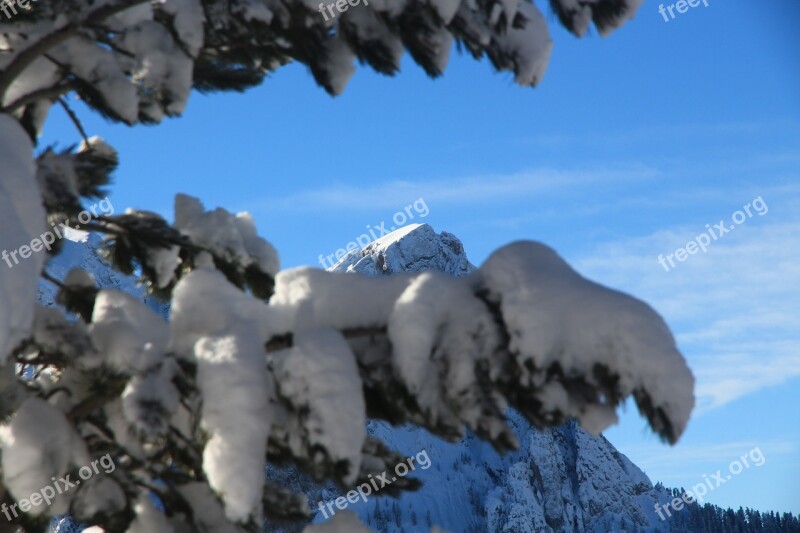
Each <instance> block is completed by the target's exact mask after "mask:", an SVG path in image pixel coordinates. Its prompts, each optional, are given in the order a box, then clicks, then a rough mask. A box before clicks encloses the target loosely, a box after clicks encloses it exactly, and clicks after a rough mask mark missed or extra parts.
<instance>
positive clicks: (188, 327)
mask: <svg viewBox="0 0 800 533" xmlns="http://www.w3.org/2000/svg"><path fill="white" fill-rule="evenodd" d="M198 295H202V297H205V298H204V299H203V307H201V308H197V307H194V306H193V305H192V304H193V301H194V299H195V298H197V296H198ZM173 302H174V305H173V308H172V318H173V346H174V347H176V348H178V349H181V350H185V349H186V348H187V347H189V346H191V348H192V354H193V357H194V360H195V361H196V362H197V385H198V388H199V390H200V394H201V397H202V399H203V407H202V426H203V428H204V429H205V430H206V431H207V432H208V434H209V435H210V439H209V441H208V442H207V444H206V447H205V449H204V451H203V470H204V471H205V472H206V475H207V476H208V481H209V484H210V485H211V487H212V488H213V489H214V490H215V491H216V492H217V493H218V494H219V495H220V497H221V498H222V501H223V502H224V506H225V515H226V516H227V517H228V518H229V519H231V520H234V521H241V522H245V521H247V520H248V518H249V517H251V516H253V517H256V518H258V517H260V516H261V496H262V489H263V485H264V465H265V461H266V447H267V437H268V435H269V427H270V423H271V418H272V417H271V407H270V397H271V396H272V394H273V392H272V391H273V386H272V383H271V380H270V379H269V376H268V374H267V370H266V360H265V358H264V341H265V339H264V337H263V331H262V326H261V324H260V323H259V318H260V315H257V314H256V315H255V316H253V315H252V314H251V313H250V312H249V310H250V309H251V308H252V304H253V303H254V302H257V301H256V300H254V299H252V298H250V297H249V296H247V295H245V294H244V293H242V292H241V291H239V290H238V289H236V288H235V287H233V286H232V285H230V283H228V281H227V280H225V278H224V277H223V276H222V275H221V274H220V273H218V272H215V271H204V270H200V271H195V272H192V273H191V274H189V275H188V276H186V277H185V278H183V279H182V280H181V281H180V282H179V283H178V286H177V287H176V290H175V293H174V297H173ZM187 304H188V305H187ZM259 305H263V304H259ZM204 325H206V326H211V327H210V328H209V330H208V331H203V329H204V328H203V326H204Z"/></svg>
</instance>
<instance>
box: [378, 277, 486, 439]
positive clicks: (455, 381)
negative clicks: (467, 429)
mask: <svg viewBox="0 0 800 533" xmlns="http://www.w3.org/2000/svg"><path fill="white" fill-rule="evenodd" d="M471 284H472V281H471V280H470V279H469V278H452V277H450V276H446V275H444V274H440V273H438V272H426V273H423V274H420V275H419V276H418V277H416V278H415V279H414V281H413V282H412V283H411V284H410V285H409V286H408V288H407V289H406V291H405V292H404V293H403V294H402V295H401V296H400V298H399V299H398V300H397V303H396V304H395V308H394V311H393V313H392V315H391V317H390V319H389V326H388V331H389V339H390V340H391V343H392V349H393V350H392V366H393V367H394V368H395V372H396V374H397V376H398V377H399V378H400V381H401V382H402V383H403V384H404V385H405V386H406V388H407V389H408V390H409V391H410V392H411V393H412V394H413V395H414V396H415V398H416V400H417V402H418V403H419V405H420V407H421V408H423V410H426V411H428V412H429V413H430V415H431V416H432V417H433V419H434V420H437V419H439V418H440V417H444V418H445V419H452V421H451V424H453V425H460V424H459V423H458V422H457V419H456V416H455V413H453V410H456V412H458V414H459V415H460V418H461V419H463V420H465V421H467V423H468V424H469V425H470V426H471V427H473V428H477V427H478V426H479V425H480V423H481V420H480V419H481V407H480V406H481V403H482V402H483V401H484V397H483V395H482V394H481V392H480V390H479V389H478V385H477V383H478V378H477V376H476V375H475V371H476V368H477V365H478V363H479V362H481V361H483V362H484V363H485V364H486V366H488V363H489V359H490V358H491V357H492V355H493V354H494V352H495V351H496V350H497V349H498V348H499V346H500V336H499V331H498V330H497V327H496V325H495V324H494V320H493V318H492V317H491V315H489V313H488V312H487V309H486V307H485V305H483V303H482V302H480V301H479V300H478V299H477V298H475V296H474V293H473V287H472V285H471ZM497 409H498V411H501V410H502V406H501V405H498V406H497Z"/></svg>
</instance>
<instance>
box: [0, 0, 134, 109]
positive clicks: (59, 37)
mask: <svg viewBox="0 0 800 533" xmlns="http://www.w3.org/2000/svg"><path fill="white" fill-rule="evenodd" d="M147 2H150V0H124V1H122V2H120V3H119V4H108V5H104V6H101V7H99V8H97V9H95V10H94V11H92V12H91V13H89V15H88V16H87V17H86V18H84V19H82V20H79V21H76V22H73V23H71V24H67V25H66V26H64V27H63V28H60V29H58V30H56V31H54V32H52V33H50V34H48V35H45V36H44V37H42V38H41V39H40V40H38V41H36V42H35V43H33V44H32V45H31V46H29V47H28V48H26V49H24V50H22V51H21V52H20V53H19V55H17V56H16V57H15V58H14V59H13V60H12V61H11V63H9V65H8V66H7V67H6V69H5V70H3V71H2V74H0V101H2V100H4V99H5V96H6V92H7V91H8V88H9V87H11V84H12V83H14V80H15V79H17V76H19V75H20V74H22V73H23V72H24V71H25V69H27V68H28V67H29V66H31V64H33V62H34V61H36V60H37V59H38V58H39V57H40V56H42V55H43V54H45V53H47V52H48V51H49V50H52V49H53V48H55V47H56V46H58V45H60V44H61V43H63V42H65V41H67V40H68V39H70V38H71V37H74V36H75V34H77V33H78V31H80V29H81V28H82V27H83V26H84V25H86V24H94V23H99V22H101V21H103V20H105V19H107V18H109V17H111V16H114V15H116V14H117V13H120V12H122V11H125V10H126V9H129V8H131V7H134V6H137V5H139V4H144V3H147Z"/></svg>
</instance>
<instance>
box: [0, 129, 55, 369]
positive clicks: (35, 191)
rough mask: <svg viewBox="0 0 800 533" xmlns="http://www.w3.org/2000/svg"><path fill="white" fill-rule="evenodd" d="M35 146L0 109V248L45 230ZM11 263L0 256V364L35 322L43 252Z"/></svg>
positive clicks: (25, 242) (8, 248) (13, 249)
mask: <svg viewBox="0 0 800 533" xmlns="http://www.w3.org/2000/svg"><path fill="white" fill-rule="evenodd" d="M32 153H33V146H32V145H31V141H30V138H29V137H28V135H27V134H26V133H25V131H24V130H23V129H22V127H21V126H20V125H19V124H18V123H17V122H16V121H15V120H14V119H13V118H11V117H10V116H8V115H2V114H0V161H2V176H3V179H2V180H0V228H2V231H0V252H3V251H7V252H8V253H9V254H10V253H11V252H16V251H17V249H18V248H19V247H20V246H23V245H25V246H29V245H30V243H31V241H32V240H33V239H34V238H37V237H38V236H39V235H41V234H42V233H44V231H45V212H44V208H43V207H42V200H41V192H40V191H39V187H38V186H37V184H36V180H35V178H34V173H35V166H34V162H33V159H32ZM17 258H19V261H20V264H14V261H13V260H12V259H8V261H10V262H11V264H12V265H13V266H11V267H9V265H8V264H6V260H5V259H3V260H0V302H3V304H2V305H0V364H3V363H4V362H5V361H6V359H7V357H8V355H9V353H10V352H11V350H13V349H14V348H15V347H16V346H17V345H18V344H19V343H20V342H21V341H22V340H23V339H24V338H25V337H26V336H27V335H28V332H29V331H30V328H31V326H32V324H33V310H34V305H35V296H36V284H37V283H38V281H39V274H40V272H41V269H42V265H43V264H44V261H45V258H46V254H45V252H43V251H40V252H33V253H32V255H31V256H30V257H28V258H27V259H23V258H21V257H20V256H19V255H17Z"/></svg>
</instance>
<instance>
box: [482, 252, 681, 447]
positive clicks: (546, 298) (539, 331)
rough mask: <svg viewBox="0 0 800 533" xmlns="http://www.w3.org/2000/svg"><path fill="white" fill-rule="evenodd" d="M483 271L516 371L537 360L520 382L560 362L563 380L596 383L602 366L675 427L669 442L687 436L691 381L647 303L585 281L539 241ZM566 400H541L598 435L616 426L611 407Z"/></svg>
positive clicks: (537, 380)
mask: <svg viewBox="0 0 800 533" xmlns="http://www.w3.org/2000/svg"><path fill="white" fill-rule="evenodd" d="M480 270H481V273H482V275H483V278H484V279H483V285H484V286H485V287H486V289H488V291H489V298H490V299H491V300H493V301H495V302H497V303H498V304H499V305H500V309H501V312H502V315H503V319H504V321H505V323H506V329H507V331H508V333H509V335H510V336H511V338H510V350H511V352H512V353H514V354H516V357H517V360H518V364H519V368H521V369H526V368H528V365H529V364H531V363H532V364H533V366H534V368H535V369H536V370H535V371H533V372H527V371H524V372H522V374H521V375H520V381H521V382H529V383H530V384H531V385H539V386H541V385H542V384H543V382H542V380H543V379H544V372H546V371H547V369H549V368H551V367H552V366H553V365H557V366H559V367H560V368H561V369H562V370H563V373H564V375H567V376H583V378H584V379H585V380H586V381H588V382H589V383H590V384H593V385H595V386H599V385H600V382H599V381H598V380H597V377H596V374H595V371H594V370H595V367H596V366H597V365H602V366H603V367H605V368H607V369H609V370H610V371H611V372H612V373H614V374H618V375H619V381H618V383H617V386H618V388H619V391H620V394H622V395H623V396H627V395H629V394H634V393H638V392H640V391H646V392H647V393H648V394H649V395H650V398H651V401H652V404H653V407H655V408H660V409H663V411H664V413H665V414H666V416H667V419H668V421H669V423H670V424H671V425H672V426H673V431H672V432H671V435H670V438H671V439H677V437H678V436H679V435H680V434H681V433H682V432H683V430H684V428H685V427H686V424H687V422H688V420H689V415H690V414H691V411H692V408H693V406H694V393H693V389H694V378H693V376H692V374H691V371H690V370H689V368H688V367H687V365H686V362H685V360H684V359H683V357H682V356H681V354H680V353H679V352H678V350H677V348H676V347H675V339H674V338H673V337H672V334H671V333H670V331H669V329H668V328H667V326H666V324H665V323H664V321H663V319H662V318H661V317H660V316H659V315H658V314H657V313H656V312H655V311H654V310H653V309H652V308H651V307H650V306H648V305H647V304H645V303H644V302H641V301H640V300H637V299H635V298H633V297H630V296H628V295H626V294H623V293H620V292H617V291H614V290H612V289H608V288H606V287H603V286H601V285H598V284H597V283H594V282H592V281H589V280H587V279H585V278H583V277H582V276H581V275H580V274H578V273H577V272H575V271H574V270H573V269H572V268H571V267H570V266H569V265H568V264H567V263H566V262H565V261H564V260H563V259H561V258H560V257H559V256H558V254H556V253H555V252H554V251H553V250H552V249H551V248H549V247H547V246H545V245H543V244H540V243H535V242H518V243H514V244H511V245H508V246H505V247H503V248H501V249H500V250H498V251H496V252H495V253H493V254H492V255H491V257H490V258H489V259H488V260H487V261H486V263H484V265H483V266H481V269H480ZM559 398H560V399H559ZM563 398H564V396H563V395H562V394H555V393H553V392H552V390H549V391H545V393H544V394H540V395H538V396H537V399H538V400H540V401H543V402H544V404H545V408H546V409H554V410H563V409H564V408H566V409H567V413H568V414H569V415H570V416H575V417H577V418H578V419H579V420H581V422H582V423H583V424H584V425H585V426H587V427H588V428H590V429H591V430H592V431H593V432H595V433H597V432H599V431H601V430H603V429H605V428H606V427H607V426H608V425H610V423H611V422H613V421H614V419H612V417H611V416H610V415H611V413H610V411H611V409H613V406H610V407H609V409H608V410H598V409H588V410H587V409H586V406H585V405H583V404H582V402H581V400H580V398H577V397H573V396H570V397H569V402H566V403H567V405H565V402H564V401H563ZM637 399H638V398H637ZM614 418H615V417H614ZM655 424H656V425H657V424H658V421H656V422H655ZM654 429H657V430H658V429H664V428H659V427H654Z"/></svg>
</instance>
